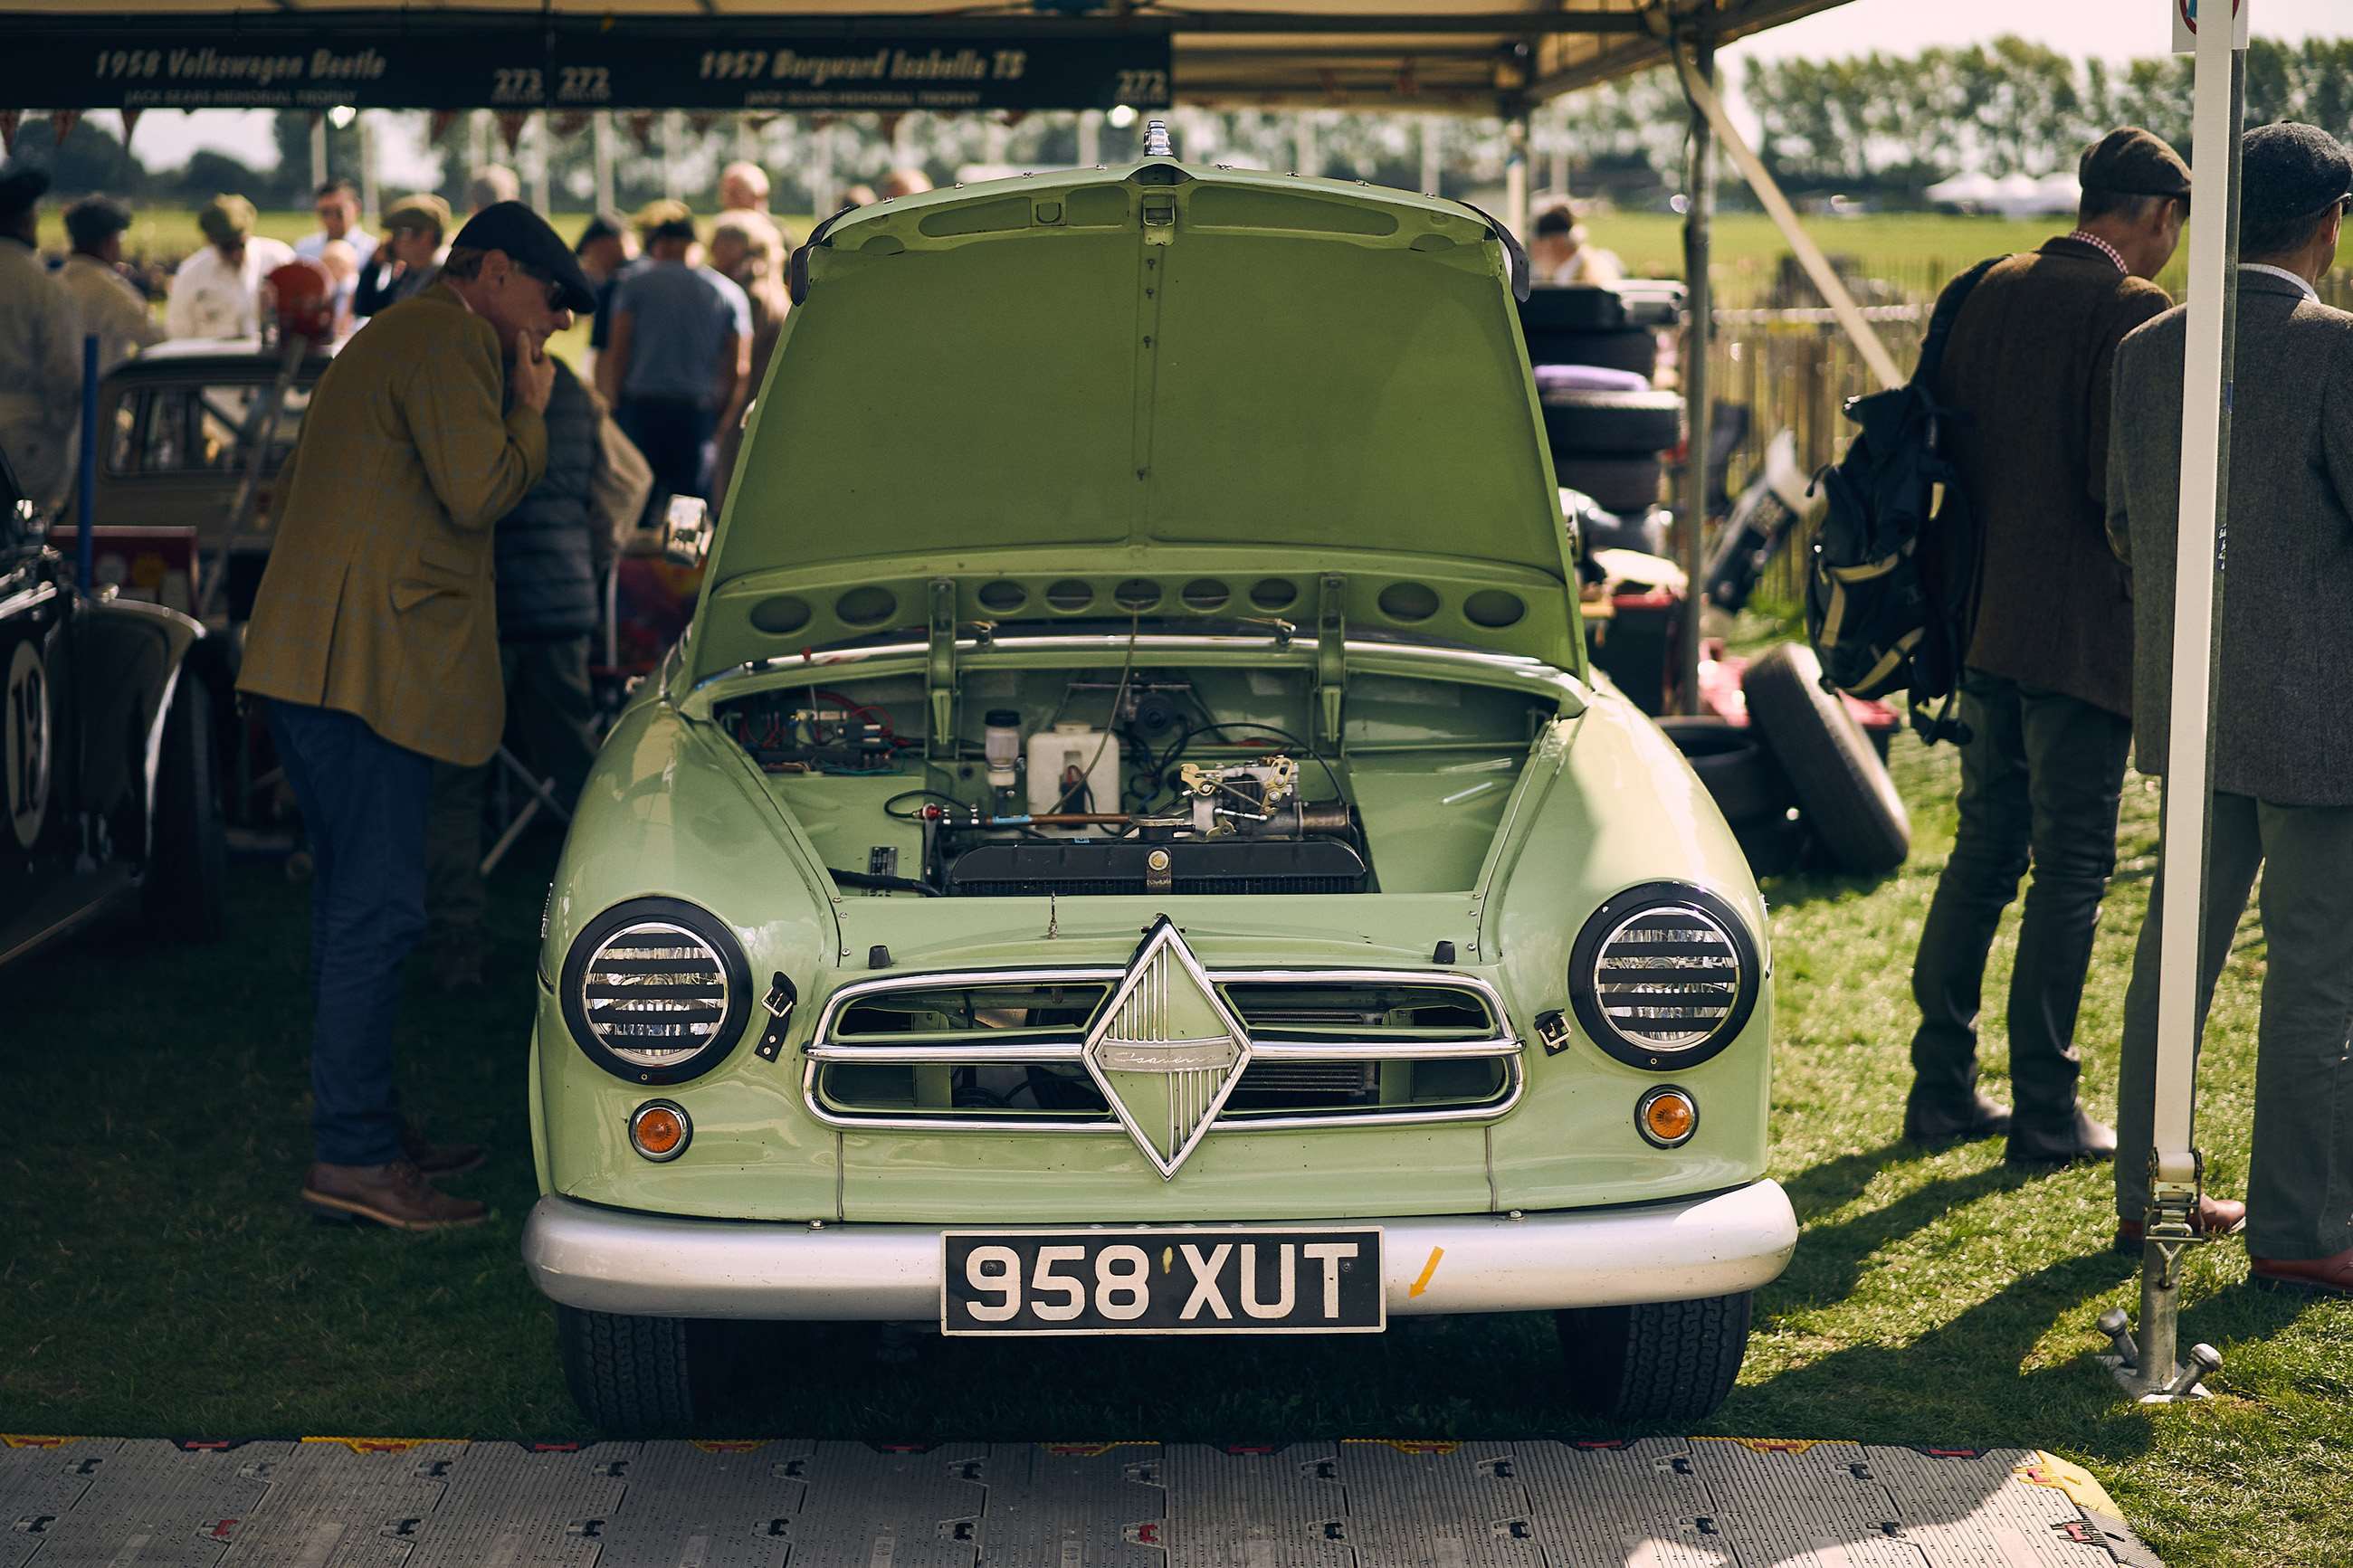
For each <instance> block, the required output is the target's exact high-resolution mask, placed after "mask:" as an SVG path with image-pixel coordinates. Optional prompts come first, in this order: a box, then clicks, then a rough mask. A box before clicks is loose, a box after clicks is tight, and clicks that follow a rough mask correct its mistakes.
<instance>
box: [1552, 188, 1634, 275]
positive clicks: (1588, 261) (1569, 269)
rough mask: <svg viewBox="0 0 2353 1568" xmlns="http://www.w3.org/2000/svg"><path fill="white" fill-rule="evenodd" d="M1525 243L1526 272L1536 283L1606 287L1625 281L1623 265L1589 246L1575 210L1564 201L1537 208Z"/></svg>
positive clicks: (1604, 252)
mask: <svg viewBox="0 0 2353 1568" xmlns="http://www.w3.org/2000/svg"><path fill="white" fill-rule="evenodd" d="M1532 227H1533V228H1534V230H1535V232H1534V235H1533V236H1532V237H1531V238H1530V239H1529V241H1528V270H1529V271H1530V272H1531V273H1533V274H1534V275H1535V279H1536V281H1537V282H1539V283H1594V284H1599V285H1602V286H1605V287H1606V286H1608V285H1609V284H1612V283H1618V282H1621V281H1623V280H1624V279H1625V277H1626V268H1625V264H1624V263H1623V262H1620V260H1619V259H1618V258H1617V257H1616V256H1615V255H1613V254H1612V253H1610V252H1609V251H1607V250H1604V249H1602V248H1601V247H1599V246H1597V245H1595V244H1593V243H1592V237H1591V236H1590V235H1588V233H1587V232H1586V228H1585V225H1584V224H1583V223H1581V222H1579V221H1578V220H1577V209H1576V208H1575V207H1574V206H1572V205H1569V204H1568V203H1567V202H1565V201H1557V202H1548V203H1546V205H1544V206H1543V207H1542V208H1540V209H1539V210H1538V211H1537V213H1536V216H1535V224H1534V225H1533V226H1532Z"/></svg>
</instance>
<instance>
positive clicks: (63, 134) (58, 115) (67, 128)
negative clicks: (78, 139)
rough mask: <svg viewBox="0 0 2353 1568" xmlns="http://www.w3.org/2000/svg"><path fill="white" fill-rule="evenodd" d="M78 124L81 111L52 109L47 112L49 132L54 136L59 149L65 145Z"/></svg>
mask: <svg viewBox="0 0 2353 1568" xmlns="http://www.w3.org/2000/svg"><path fill="white" fill-rule="evenodd" d="M80 123H81V110H79V109H53V110H50V111H49V130H50V131H51V132H53V133H54V134H55V135H56V137H57V142H56V145H58V146H59V147H62V146H64V145H65V144H66V138H67V137H69V136H70V135H72V134H73V128H74V127H75V126H77V125H79V124H80Z"/></svg>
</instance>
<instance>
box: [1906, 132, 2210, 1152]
mask: <svg viewBox="0 0 2353 1568" xmlns="http://www.w3.org/2000/svg"><path fill="white" fill-rule="evenodd" d="M2081 175H2082V182H2083V187H2084V196H2083V205H2082V207H2081V209H2080V211H2079V212H2078V215H2077V218H2076V224H2075V230H2074V232H2073V233H2072V234H2069V235H2067V236H2065V237H2063V238H2058V239H2053V240H2052V241H2050V242H2049V243H2048V244H2046V245H2044V246H2043V247H2042V249H2040V250H2037V251H2034V252H2031V253H2030V254H2027V255H2023V256H2013V257H2010V258H2009V259H2007V260H2005V261H2002V262H2001V263H2000V264H1999V265H1997V266H1996V267H1995V268H1993V270H1992V271H1991V272H1989V273H1988V274H1987V275H1986V277H1985V279H1984V280H1983V281H1982V282H1980V283H1979V284H1978V287H1977V289H1976V291H1975V292H1974V293H1972V294H1970V295H1969V297H1968V304H1967V305H1966V306H1965V307H1964V308H1963V309H1962V310H1961V313H1960V317H1959V320H1958V321H1957V322H1956V323H1955V326H1954V330H1953V335H1952V339H1951V342H1950V344H1949V346H1948V347H1947V351H1946V354H1945V361H1944V367H1943V370H1942V372H1941V374H1939V376H1938V378H1937V384H1936V387H1935V388H1934V391H1935V393H1936V397H1937V400H1938V401H1939V402H1941V403H1942V404H1943V405H1945V406H1946V407H1947V408H1952V409H1956V410H1958V412H1959V414H1960V416H1961V417H1960V418H1959V420H1957V422H1956V423H1955V424H1954V425H1953V426H1951V427H1950V428H1949V429H1948V433H1947V440H1948V444H1949V448H1950V450H1951V452H1952V455H1953V458H1954V461H1955V463H1956V465H1957V468H1959V470H1960V483H1961V485H1962V487H1963V488H1964V489H1965V491H1966V493H1967V494H1968V496H1969V498H1970V500H1971V501H1972V503H1973V504H1974V506H1975V508H1976V514H1977V520H1978V529H1979V535H1978V539H1977V541H1976V546H1977V550H1978V573H1977V577H1978V584H1979V587H1978V595H1977V605H1976V619H1975V626H1974V628H1973V631H1972V633H1971V636H1970V639H1969V645H1968V654H1967V656H1966V658H1965V659H1964V661H1963V662H1964V665H1965V668H1964V669H1963V672H1962V678H1961V694H1960V716H1961V721H1962V722H1963V723H1965V724H1966V725H1967V726H1968V730H1969V739H1968V741H1967V742H1964V743H1963V744H1962V747H1961V795H1960V828H1959V832H1958V833H1957V836H1956V837H1955V839H1954V843H1953V853H1952V857H1951V858H1950V859H1948V860H1947V861H1946V863H1945V869H1944V872H1943V874H1942V875H1941V876H1940V877H1939V878H1938V879H1937V881H1936V898H1935V900H1933V901H1932V902H1931V903H1930V905H1929V908H1928V919H1927V922H1926V925H1925V926H1924V927H1923V929H1922V931H1921V932H1920V951H1919V956H1918V957H1917V959H1916V960H1915V963H1914V965H1913V971H1912V992H1913V996H1914V998H1915V1000H1916V1001H1917V1002H1918V1003H1919V1005H1920V1027H1919V1030H1918V1032H1917V1033H1915V1035H1914V1036H1913V1038H1912V1066H1913V1071H1914V1078H1913V1082H1912V1092H1911V1097H1910V1102H1909V1104H1908V1105H1907V1106H1906V1108H1905V1118H1904V1126H1905V1135H1906V1136H1907V1137H1911V1138H1915V1139H1918V1140H1922V1141H1924V1142H1939V1141H1943V1140H1947V1139H1959V1138H1991V1137H1996V1136H2000V1135H2002V1134H2005V1133H2006V1134H2007V1135H2008V1137H2009V1141H2010V1142H2009V1156H2010V1160H2011V1161H2012V1162H2014V1163H2019V1164H2025V1165H2051V1164H2061V1163H2068V1162H2071V1161H2074V1160H2079V1159H2101V1158H2105V1157H2108V1156H2110V1155H2112V1154H2113V1153H2114V1152H2116V1134H2115V1133H2114V1132H2113V1131H2110V1129H2109V1128H2108V1127H2107V1126H2106V1125H2105V1123H2103V1122H2100V1121H2095V1120H2094V1119H2093V1118H2092V1117H2091V1116H2090V1115H2088V1114H2087V1113H2086V1112H2085V1111H2084V1109H2083V1107H2082V1106H2081V1105H2080V1104H2079V1103H2078V1102H2077V1098H2076V1079H2077V1076H2078V1075H2079V1073H2080V1072H2081V1070H2082V1061H2081V1058H2079V1057H2078V1056H2077V1054H2076V1050H2075V1045H2074V1035H2075V1012H2076V1007H2077V1005H2078V1004H2079V1003H2080V1002H2081V1001H2082V998H2083V991H2084V972H2085V971H2086V969H2088V968H2089V966H2090V963H2091V957H2092V935H2093V931H2094V927H2095V926H2096V925H2097V924H2098V921H2099V918H2100V900H2101V898H2102V896H2103V895H2104V894H2105V892H2106V890H2107V884H2108V875H2109V873H2110V872H2112V871H2113V870H2115V869H2116V804H2117V800H2118V798H2119V796H2120V795H2121V793H2122V790H2123V784H2124V772H2125V755H2126V749H2127V748H2128V746H2129V745H2130V742H2131V739H2132V724H2131V713H2132V670H2133V660H2132V608H2131V605H2130V603H2129V601H2128V600H2127V598H2126V578H2125V572H2124V569H2123V567H2122V566H2121V565H2120V564H2119V563H2118V562H2117V561H2116V557H2115V556H2114V554H2113V553H2111V552H2110V551H2109V549H2108V546H2107V536H2106V533H2105V489H2106V484H2107V471H2108V470H2107V461H2108V445H2109V403H2110V398H2109V385H2110V379H2111V377H2112V375H2113V374H2114V370H2115V364H2116V345H2117V344H2118V343H2119V342H2122V341H2123V339H2124V337H2125V334H2126V333H2127V332H2129V331H2132V330H2133V329H2134V328H2136V327H2137V326H2139V325H2140V324H2141V323H2143V322H2144V321H2148V320H2149V319H2150V318H2151V317H2153V316H2156V315H2157V314H2158V312H2159V311H2161V310H2164V309H2165V308H2166V307H2167V305H2168V303H2169V302H2170V301H2169V300H2168V299H2167V298H2166V295H2165V292H2164V290H2163V289H2159V288H2158V287H2157V285H2156V284H2154V283H2151V282H2149V281H2147V279H2151V278H2154V277H2156V276H2157V274H2158V272H2159V271H2161V270H2162V269H2163V268H2164V267H2165V264H2166V262H2167V261H2168V260H2169V259H2171V258H2172V256H2173V252H2174V247H2175V246H2176V245H2177V244H2178V243H2179V240H2180V237H2181V225H2182V220H2183V218H2184V216H2186V215H2187V213H2188V211H2189V168H2188V166H2187V165H2185V164H2184V163H2182V161H2181V160H2180V158H2179V157H2178V156H2176V155H2175V153H2174V152H2173V149H2171V148H2170V147H2168V146H2167V145H2166V144H2165V143H2164V142H2161V141H2159V140H2158V138H2156V137H2155V136H2152V135H2150V134H2149V133H2148V132H2146V131H2141V130H2137V129H2133V128H2129V127H2127V128H2126V129H2124V130H2121V131H2117V132H2113V133H2112V134H2110V135H2109V136H2107V137H2106V138H2105V139H2104V140H2102V141H2101V142H2098V143H2097V144H2096V145H2094V146H2093V147H2091V148H2089V149H2087V150H2086V151H2085V152H2084V156H2083V162H2082V164H2081ZM2030 864H2031V866H2032V868H2033V883H2032V885H2031V888H2030V889H2028V891H2027V895H2026V912H2025V916H2024V918H2023V920H2022V921H2021V924H2020V928H2019V933H2018V963H2017V966H2016V968H2015V969H2014V970H2013V971H2012V973H2011V975H2010V1017H2009V1024H2010V1089H2011V1090H2012V1092H2013V1094H2014V1095H2015V1097H2016V1100H2017V1110H2016V1112H2015V1114H2013V1113H2012V1112H2010V1110H2005V1109H2004V1108H2003V1107H2002V1106H2001V1105H2000V1104H1998V1103H1996V1102H1995V1101H1994V1100H1991V1099H1989V1097H1988V1096H1986V1095H1985V1094H1983V1093H1982V1092H1980V1091H1979V1090H1978V1087H1977V1078H1978V1060H1977V1036H1978V999H1979V994H1980V992H1981V990H1982V988H1983V984H1984V980H1985V968H1986V955H1987V952H1988V951H1989V948H1990V947H1991V945H1992V942H1993V935H1994V931H1995V929H1996V927H1998V926H1999V925H2000V922H2001V914H2002V910H2004V909H2006V908H2008V907H2009V905H2010V900H2013V899H2015V898H2016V897H2017V896H2018V884H2019V879H2020V878H2021V877H2022V876H2023V875H2025V873H2026V870H2027V868H2028V866H2029V865H2030Z"/></svg>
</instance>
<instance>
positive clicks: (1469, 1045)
mask: <svg viewBox="0 0 2353 1568" xmlns="http://www.w3.org/2000/svg"><path fill="white" fill-rule="evenodd" d="M1126 973H1127V971H1126V970H1125V969H1124V968H1121V967H1118V966H1116V965H1102V966H1086V967H1074V968H1068V969H967V970H944V971H940V972H937V973H909V974H893V975H889V976H885V977H883V978H881V979H876V980H860V981H856V982H853V983H852V984H848V985H845V986H843V987H841V988H840V989H839V990H838V991H836V992H834V993H833V994H832V995H830V996H828V998H827V999H826V1004H825V1006H824V1008H823V1010H822V1011H821V1012H820V1013H819V1014H818V1022H817V1027H816V1029H815V1030H814V1031H813V1032H812V1033H811V1034H810V1036H809V1038H808V1040H807V1043H806V1044H804V1045H803V1046H802V1047H801V1052H800V1054H801V1058H802V1061H803V1067H802V1071H801V1099H802V1101H803V1103H804V1104H806V1106H807V1109H808V1112H809V1114H810V1115H811V1116H813V1117H815V1118H816V1119H817V1121H818V1122H819V1123H820V1124H822V1125H824V1126H827V1127H831V1128H836V1129H841V1130H850V1131H854V1130H860V1129H864V1130H881V1131H901V1132H967V1131H969V1132H1007V1131H1019V1132H1120V1131H1127V1129H1126V1127H1125V1124H1124V1121H1122V1120H1121V1119H1120V1118H1119V1117H1118V1116H1116V1115H1111V1116H1104V1117H1101V1118H1088V1119H1085V1120H1071V1119H1064V1118H1051V1119H1050V1118H1047V1117H1043V1116H991V1115H987V1114H986V1113H978V1112H972V1111H957V1110H940V1111H933V1112H929V1113H926V1114H924V1115H921V1116H916V1115H891V1114H888V1113H882V1114H876V1115H871V1116H869V1115H858V1114H854V1113H845V1112H841V1111H837V1110H828V1108H827V1107H826V1105H825V1103H824V1102H823V1101H822V1100H820V1099H819V1098H818V1084H817V1079H818V1068H820V1067H823V1066H824V1065H826V1064H828V1063H837V1062H848V1063H866V1064H871V1065H873V1066H877V1067H907V1066H960V1065H964V1064H967V1063H982V1062H989V1061H1000V1062H1007V1063H1015V1062H1080V1061H1083V1060H1084V1059H1085V1048H1086V1047H1085V1038H1086V1035H1087V1032H1088V1030H1089V1029H1090V1028H1091V1027H1092V1025H1093V1020H1090V1021H1089V1023H1088V1024H1087V1025H1084V1026H1073V1028H1072V1030H1071V1033H1072V1035H1073V1036H1074V1038H1072V1039H1071V1040H1067V1041H1057V1040H1046V1041H1018V1040H1009V1041H1004V1042H1001V1043H988V1042H986V1041H981V1042H976V1043H973V1044H970V1045H966V1044H963V1043H960V1042H959V1043H944V1044H940V1045H904V1044H901V1045H873V1046H852V1045H843V1044H839V1043H837V1042H836V1041H834V1040H833V1039H832V1031H833V1027H834V1025H835V1023H836V1022H837V1020H838V1019H839V1016H840V1014H841V1011H842V1010H843V1009H844V1008H845V1007H847V1006H848V1005H850V1004H851V1003H854V1002H858V1001H860V1000H863V999H864V998H867V997H870V996H875V995H887V994H892V993H893V992H901V991H934V990H938V991H945V990H954V989H955V988H956V987H957V986H960V985H975V986H979V985H1006V984H1016V985H1054V984H1064V985H1081V984H1099V985H1112V986H1115V985H1117V984H1118V983H1119V982H1120V981H1121V980H1123V979H1124V978H1125V976H1126ZM1204 973H1206V975H1207V976H1208V981H1209V984H1211V985H1212V986H1214V987H1216V988H1218V990H1219V992H1220V993H1222V991H1223V989H1224V988H1225V987H1226V986H1228V985H1414V986H1434V987H1440V988H1447V987H1451V988H1453V989H1457V990H1461V991H1465V992H1469V993H1471V994H1474V995H1476V996H1477V997H1478V998H1479V1000H1480V1001H1481V1003H1482V1005H1484V1006H1485V1007H1486V1009H1487V1016H1488V1017H1489V1018H1491V1019H1493V1022H1494V1024H1495V1026H1496V1029H1497V1030H1498V1032H1497V1033H1496V1034H1493V1035H1491V1036H1489V1037H1487V1038H1485V1039H1475V1040H1419V1041H1417V1040H1380V1039H1373V1040H1348V1039H1345V1038H1336V1037H1335V1038H1334V1039H1331V1040H1314V1041H1308V1040H1268V1041H1263V1042H1262V1041H1261V1040H1259V1039H1257V1038H1256V1037H1254V1036H1252V1035H1251V1034H1250V1029H1249V1026H1248V1023H1247V1020H1244V1026H1243V1030H1242V1033H1243V1035H1244V1037H1245V1038H1246V1043H1247V1045H1248V1047H1249V1053H1250V1056H1251V1057H1252V1058H1264V1059H1267V1060H1270V1061H1292V1062H1316V1061H1461V1060H1484V1059H1496V1058H1501V1059H1503V1060H1504V1061H1506V1062H1508V1063H1509V1064H1510V1068H1509V1072H1508V1075H1507V1079H1506V1082H1505V1084H1504V1092H1503V1094H1502V1095H1501V1096H1500V1097H1499V1098H1498V1099H1495V1100H1490V1101H1487V1102H1486V1103H1484V1104H1481V1105H1476V1106H1467V1107H1449V1108H1439V1109H1433V1110H1366V1111H1348V1110H1333V1111H1313V1112H1296V1113H1284V1114H1278V1115H1254V1114H1251V1113H1250V1112H1248V1111H1238V1112H1234V1113H1231V1114H1229V1115H1220V1116H1219V1117H1217V1118H1215V1119H1213V1120H1212V1121H1210V1122H1209V1124H1208V1130H1207V1131H1208V1132H1210V1133H1217V1132H1252V1131H1298V1130H1303V1129H1308V1128H1319V1127H1396V1126H1406V1125H1418V1124H1422V1123H1429V1122H1446V1121H1493V1120H1494V1119H1495V1118H1497V1117H1499V1116H1502V1115H1504V1114H1505V1113H1506V1112H1508V1111H1510V1110H1512V1109H1513V1108H1514V1106H1516V1105H1518V1104H1519V1102H1520V1098H1521V1096H1522V1095H1523V1094H1525V1092H1526V1089H1527V1079H1526V1074H1525V1071H1524V1070H1523V1069H1522V1068H1521V1065H1520V1057H1521V1052H1522V1043H1521V1040H1520V1037H1519V1034H1518V1031H1516V1030H1515V1029H1514V1028H1513V1026H1512V1018H1511V1014H1510V1012H1509V1011H1508V1010H1506V1009H1505V1007H1504V998H1503V995H1502V994H1501V993H1500V992H1498V991H1497V990H1496V989H1495V987H1494V985H1493V984H1492V983H1490V982H1489V981H1487V980H1484V979H1482V978H1481V977H1480V976H1478V975H1476V974H1463V973H1458V972H1456V971H1453V970H1427V969H1208V968H1205V970H1204ZM1106 1000H1108V996H1107V997H1106ZM1237 1016H1240V1010H1239V1009H1237ZM1236 1081H1237V1082H1239V1081H1240V1075H1239V1074H1237V1075H1236Z"/></svg>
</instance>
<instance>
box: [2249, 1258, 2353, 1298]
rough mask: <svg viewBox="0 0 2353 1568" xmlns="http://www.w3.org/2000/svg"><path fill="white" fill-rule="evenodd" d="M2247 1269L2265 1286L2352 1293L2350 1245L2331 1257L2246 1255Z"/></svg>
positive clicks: (2318, 1293)
mask: <svg viewBox="0 0 2353 1568" xmlns="http://www.w3.org/2000/svg"><path fill="white" fill-rule="evenodd" d="M2247 1262H2248V1263H2249V1264H2250V1265H2251V1266H2252V1267H2251V1268H2250V1270H2249V1272H2250V1275H2251V1276H2252V1278H2253V1279H2254V1282H2255V1283H2256V1284H2258V1285H2260V1286H2262V1287H2263V1289H2266V1290H2303V1291H2306V1292H2308V1293H2310V1294H2312V1295H2316V1296H2353V1247H2347V1248H2346V1249H2345V1250H2344V1251H2342V1252H2340V1253H2338V1254H2337V1256H2336V1257H2334V1258H2248V1259H2247Z"/></svg>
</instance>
